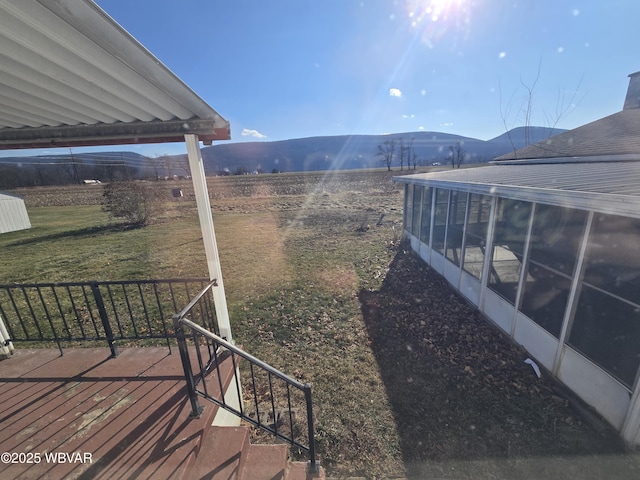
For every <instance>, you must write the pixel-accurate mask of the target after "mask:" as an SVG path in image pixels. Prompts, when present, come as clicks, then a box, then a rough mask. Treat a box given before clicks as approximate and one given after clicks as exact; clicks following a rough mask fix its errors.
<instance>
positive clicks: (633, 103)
mask: <svg viewBox="0 0 640 480" xmlns="http://www.w3.org/2000/svg"><path fill="white" fill-rule="evenodd" d="M632 108H640V72H636V73H632V74H631V75H629V88H628V89H627V98H625V99H624V107H622V109H623V110H630V109H632Z"/></svg>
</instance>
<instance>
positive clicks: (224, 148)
mask: <svg viewBox="0 0 640 480" xmlns="http://www.w3.org/2000/svg"><path fill="white" fill-rule="evenodd" d="M563 131H564V130H560V129H550V128H546V127H526V128H525V127H518V128H515V129H513V130H510V131H509V132H506V133H504V134H502V135H500V136H498V137H496V138H493V139H491V140H479V139H476V138H470V137H464V136H461V135H454V134H449V133H442V132H422V131H421V132H409V133H397V134H389V135H343V136H325V137H309V138H297V139H291V140H282V141H273V142H267V141H262V142H243V143H219V144H216V145H213V146H210V147H204V148H202V150H201V151H202V158H203V162H204V165H205V170H206V172H207V174H209V175H215V174H220V173H227V174H228V173H252V172H264V173H271V172H300V171H317V170H329V169H338V170H339V169H358V168H374V167H382V166H385V164H384V163H383V159H382V157H381V155H379V154H378V152H379V146H383V147H384V145H385V142H389V141H394V142H395V156H394V161H393V165H392V168H394V169H395V168H398V167H399V160H398V158H399V155H398V154H399V151H400V144H401V142H402V144H403V145H404V146H405V147H406V146H408V145H409V144H410V143H411V148H412V153H413V154H415V156H413V155H412V157H413V158H414V162H415V164H416V165H432V164H434V163H436V164H442V165H446V164H450V163H451V158H452V156H455V155H456V153H457V154H462V155H463V163H465V164H468V163H483V162H488V161H490V160H492V159H494V158H496V157H498V156H500V155H503V154H505V153H507V152H510V151H513V150H514V149H518V148H521V147H524V146H526V145H528V144H531V143H535V142H538V141H541V140H544V139H546V138H548V137H550V136H552V135H555V134H558V133H561V132H563ZM411 163H412V166H413V162H411ZM408 164H409V162H408V160H407V159H406V156H405V161H404V165H405V166H407V165H408ZM0 171H1V172H2V175H0V177H5V179H8V178H9V176H10V175H12V178H15V179H16V180H15V181H12V182H9V183H7V182H6V181H5V182H2V181H0V188H11V187H12V185H16V182H17V183H24V184H25V185H29V184H30V185H39V184H51V183H60V182H62V183H64V182H65V181H66V182H67V183H69V182H71V183H73V181H80V180H81V179H83V178H96V179H99V180H101V181H110V180H113V179H115V178H123V177H126V178H132V177H133V178H154V177H155V178H158V177H167V176H168V177H171V176H174V175H179V176H186V175H188V161H187V156H186V155H185V154H183V155H172V156H169V155H165V156H161V157H154V158H149V157H145V156H143V155H140V154H137V153H133V152H110V151H105V152H100V153H73V152H71V151H70V152H69V153H68V154H61V155H48V156H34V157H3V158H0ZM27 174H28V175H27ZM54 174H55V175H57V177H58V178H57V179H56V180H54V179H50V180H47V178H45V177H49V176H53V175H54ZM18 179H23V180H24V181H18ZM5 183H6V185H5ZM16 186H23V185H16Z"/></svg>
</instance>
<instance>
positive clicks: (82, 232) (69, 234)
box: [8, 223, 142, 247]
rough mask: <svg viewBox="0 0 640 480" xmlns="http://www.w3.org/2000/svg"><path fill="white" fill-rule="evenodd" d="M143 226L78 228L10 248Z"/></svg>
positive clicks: (114, 225)
mask: <svg viewBox="0 0 640 480" xmlns="http://www.w3.org/2000/svg"><path fill="white" fill-rule="evenodd" d="M141 227H142V225H137V224H130V223H112V224H107V225H98V226H94V227H86V228H78V229H76V230H65V231H64V232H58V233H52V234H50V235H43V236H37V237H33V238H25V239H23V240H18V241H16V242H13V243H10V244H9V245H8V246H11V247H17V246H24V245H34V244H37V243H40V242H48V241H55V240H63V239H72V238H82V237H92V236H97V235H104V234H106V233H114V232H126V231H128V230H137V229H138V228H141Z"/></svg>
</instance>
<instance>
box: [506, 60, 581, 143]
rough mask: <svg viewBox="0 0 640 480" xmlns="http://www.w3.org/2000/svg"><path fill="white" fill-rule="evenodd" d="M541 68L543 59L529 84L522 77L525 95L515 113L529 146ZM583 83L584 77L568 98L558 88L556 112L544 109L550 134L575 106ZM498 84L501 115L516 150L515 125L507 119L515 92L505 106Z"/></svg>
mask: <svg viewBox="0 0 640 480" xmlns="http://www.w3.org/2000/svg"><path fill="white" fill-rule="evenodd" d="M541 70H542V59H540V61H539V62H538V69H537V71H536V76H535V78H534V79H533V82H531V83H530V84H528V83H525V81H524V80H522V78H520V85H521V86H522V87H523V88H524V90H525V96H524V100H523V101H522V103H521V104H520V107H519V109H518V112H517V113H516V115H515V121H516V122H517V121H518V120H519V119H521V120H522V123H523V127H524V146H527V145H530V144H531V143H533V139H532V136H531V127H532V120H531V119H532V116H533V111H534V104H535V102H534V97H535V92H536V87H537V85H538V81H539V80H540V72H541ZM581 84H582V78H581V79H580V81H579V82H578V86H577V87H576V88H575V89H574V90H573V93H572V94H571V96H570V97H569V98H568V99H567V97H566V95H565V91H564V90H560V89H558V97H557V100H556V108H555V113H554V114H553V115H550V114H548V113H547V112H544V111H543V114H544V117H545V124H546V125H545V126H547V127H548V128H550V131H549V136H551V135H553V130H554V129H555V128H556V126H557V125H558V123H559V122H560V120H562V119H563V118H564V117H566V116H567V115H568V114H569V112H570V111H571V110H572V109H573V108H574V107H575V105H576V96H577V94H578V90H579V87H580V85H581ZM498 85H499V91H500V92H499V93H500V115H501V117H502V123H503V125H504V128H505V132H506V133H507V136H508V138H509V141H510V142H511V147H512V148H513V150H514V151H516V150H517V148H516V145H515V142H514V141H513V138H512V137H511V129H512V128H511V127H513V125H511V127H510V126H509V125H508V124H507V119H508V118H509V116H510V114H511V107H512V102H513V95H515V92H514V94H513V95H512V96H511V98H510V99H509V101H508V102H507V104H506V106H503V101H502V85H501V84H500V83H499V84H498Z"/></svg>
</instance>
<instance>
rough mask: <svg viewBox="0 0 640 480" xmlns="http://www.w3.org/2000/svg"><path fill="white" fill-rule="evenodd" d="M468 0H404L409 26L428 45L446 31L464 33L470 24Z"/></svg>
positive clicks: (436, 40)
mask: <svg viewBox="0 0 640 480" xmlns="http://www.w3.org/2000/svg"><path fill="white" fill-rule="evenodd" d="M472 3H473V2H471V1H470V0H406V9H407V14H408V16H409V19H410V22H411V26H412V27H413V28H414V29H416V31H419V32H420V39H421V41H422V42H423V43H425V44H427V45H428V46H429V47H433V46H434V45H435V43H437V42H438V41H439V40H441V39H442V38H443V37H444V36H445V35H446V34H447V33H448V32H455V33H456V37H458V35H459V34H460V33H461V32H462V33H466V31H467V29H468V27H469V24H470V21H471V19H470V15H471V13H470V11H471V8H470V7H471V4H472Z"/></svg>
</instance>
